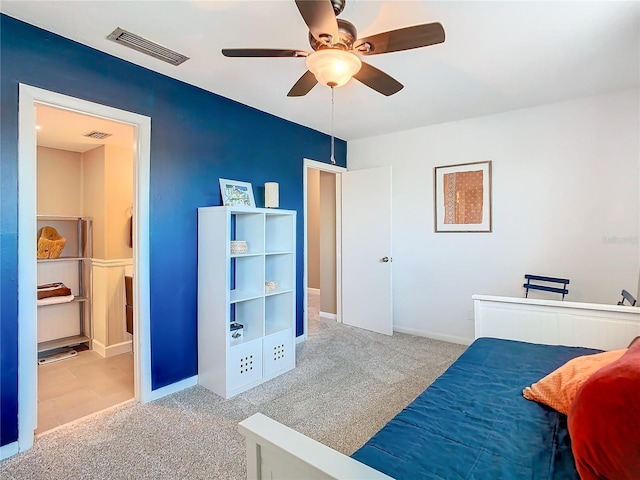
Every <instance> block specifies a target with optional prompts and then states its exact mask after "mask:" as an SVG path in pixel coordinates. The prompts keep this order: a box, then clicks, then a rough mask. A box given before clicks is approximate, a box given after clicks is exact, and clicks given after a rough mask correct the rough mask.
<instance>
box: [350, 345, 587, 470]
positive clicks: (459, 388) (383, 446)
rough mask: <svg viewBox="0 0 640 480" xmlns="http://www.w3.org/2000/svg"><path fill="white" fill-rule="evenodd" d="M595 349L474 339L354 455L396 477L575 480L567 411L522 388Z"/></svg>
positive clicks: (359, 459)
mask: <svg viewBox="0 0 640 480" xmlns="http://www.w3.org/2000/svg"><path fill="white" fill-rule="evenodd" d="M596 352H598V350H592V349H587V348H578V347H565V346H552V345H538V344H532V343H524V342H516V341H512V340H499V339H495V338H480V339H477V340H476V341H475V342H474V343H473V344H472V345H471V346H470V347H469V348H468V349H467V350H466V351H465V352H464V353H463V354H462V355H461V356H460V358H459V359H458V360H456V362H455V363H454V364H453V365H451V367H449V369H448V370H447V371H446V372H445V373H444V374H443V375H442V376H440V377H439V378H438V379H437V380H436V381H435V382H434V383H433V384H432V385H431V386H430V387H429V388H427V389H426V390H425V391H424V392H423V393H422V394H420V395H419V396H418V398H416V399H415V400H414V401H413V402H412V403H411V404H410V405H409V406H407V407H406V408H405V409H404V410H403V411H402V412H400V413H399V414H398V415H397V416H396V417H395V418H393V419H392V420H391V421H390V422H389V423H388V424H387V425H385V426H384V427H383V428H382V430H380V431H379V432H378V433H377V434H376V435H375V436H373V437H372V438H371V439H370V440H369V441H368V442H367V443H366V444H365V445H364V446H363V447H362V448H360V449H359V450H358V451H356V452H355V453H354V454H353V455H352V457H353V458H355V459H356V460H358V461H360V462H362V463H365V464H367V465H369V466H371V467H373V468H375V469H376V470H379V471H381V472H384V473H386V474H387V475H390V476H392V477H394V478H396V479H398V480H403V479H407V480H417V479H447V480H451V479H465V480H470V479H477V480H489V479H491V480H493V479H505V480H506V479H514V480H515V479H518V480H524V479H527V480H534V479H535V480H546V479H555V480H572V479H576V480H577V479H579V477H578V474H577V472H576V470H575V467H574V462H573V456H572V454H571V446H570V442H569V435H568V432H567V418H566V416H565V415H562V414H560V413H558V412H556V411H555V410H553V409H551V408H548V407H546V406H544V405H540V404H538V403H535V402H531V401H529V400H526V399H525V398H524V397H523V396H522V389H523V388H524V387H526V386H527V385H531V384H532V383H534V382H536V381H538V380H539V379H540V378H542V377H543V376H545V375H546V374H548V373H550V372H552V371H553V370H555V369H556V368H557V367H559V366H560V365H562V364H563V363H565V362H567V361H568V360H570V359H571V358H573V357H577V356H579V355H586V354H588V353H596Z"/></svg>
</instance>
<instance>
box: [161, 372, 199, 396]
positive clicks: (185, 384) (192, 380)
mask: <svg viewBox="0 0 640 480" xmlns="http://www.w3.org/2000/svg"><path fill="white" fill-rule="evenodd" d="M197 384H198V376H197V375H194V376H193V377H189V378H185V379H184V380H180V381H179V382H176V383H172V384H171V385H167V386H166V387H162V388H158V389H157V390H152V391H151V398H150V401H153V400H158V399H159V398H162V397H166V396H167V395H171V394H172V393H176V392H179V391H180V390H184V389H185V388H189V387H193V386H195V385H197Z"/></svg>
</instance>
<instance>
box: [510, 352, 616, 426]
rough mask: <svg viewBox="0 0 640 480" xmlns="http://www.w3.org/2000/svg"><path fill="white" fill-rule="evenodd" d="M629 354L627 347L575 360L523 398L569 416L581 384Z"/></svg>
mask: <svg viewBox="0 0 640 480" xmlns="http://www.w3.org/2000/svg"><path fill="white" fill-rule="evenodd" d="M626 351H627V349H626V348H624V349H622V350H612V351H610V352H603V353H595V354H593V355H583V356H581V357H576V358H573V359H571V360H569V361H568V362H567V363H565V364H564V365H562V366H561V367H560V368H558V369H556V370H554V371H553V372H551V373H550V374H549V375H547V376H546V377H544V378H542V379H541V380H539V381H537V382H536V383H534V384H533V385H531V386H530V387H526V388H525V389H524V390H523V391H522V395H523V396H524V398H526V399H527V400H533V401H536V402H540V403H544V404H545V405H549V406H550V407H551V408H553V409H555V410H557V411H559V412H560V413H564V414H565V415H567V414H568V413H569V407H570V406H571V402H572V400H573V397H575V395H576V392H577V391H578V389H579V388H580V387H581V386H582V384H583V383H584V382H585V381H586V380H587V379H588V378H589V377H590V376H591V375H592V374H594V373H595V372H597V371H598V370H600V369H601V368H602V367H604V366H606V365H609V364H610V363H612V362H615V361H616V360H618V359H619V358H620V357H621V356H622V355H623V354H624V353H625V352H626Z"/></svg>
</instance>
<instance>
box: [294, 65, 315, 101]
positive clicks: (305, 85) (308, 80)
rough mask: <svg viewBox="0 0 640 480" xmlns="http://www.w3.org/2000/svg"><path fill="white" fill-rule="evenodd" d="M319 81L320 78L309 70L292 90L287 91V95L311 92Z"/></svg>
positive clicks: (301, 95) (303, 94)
mask: <svg viewBox="0 0 640 480" xmlns="http://www.w3.org/2000/svg"><path fill="white" fill-rule="evenodd" d="M317 83H318V80H317V79H316V76H315V75H314V74H313V73H311V72H310V71H309V70H307V71H306V72H305V74H304V75H302V76H301V77H300V78H299V79H298V81H297V82H296V84H295V85H294V86H293V87H291V90H289V93H287V97H303V96H305V95H306V94H307V93H309V92H310V91H311V89H312V88H313V87H315V86H316V84H317Z"/></svg>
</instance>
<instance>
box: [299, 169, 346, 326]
mask: <svg viewBox="0 0 640 480" xmlns="http://www.w3.org/2000/svg"><path fill="white" fill-rule="evenodd" d="M303 168H304V212H305V215H304V218H305V222H304V223H305V225H304V229H305V230H304V235H305V269H304V282H303V284H304V312H305V314H304V336H303V338H306V337H307V332H308V328H309V312H314V314H316V315H317V316H319V317H320V318H325V319H330V320H335V321H341V318H342V315H341V308H342V301H341V298H342V295H341V291H342V284H341V270H340V257H341V242H340V235H341V225H340V219H341V188H340V185H341V174H342V173H343V172H345V171H346V169H345V168H343V167H337V166H334V165H328V164H326V163H321V162H316V161H313V160H307V159H305V162H304V167H303Z"/></svg>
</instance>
